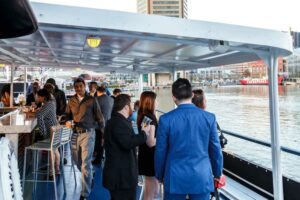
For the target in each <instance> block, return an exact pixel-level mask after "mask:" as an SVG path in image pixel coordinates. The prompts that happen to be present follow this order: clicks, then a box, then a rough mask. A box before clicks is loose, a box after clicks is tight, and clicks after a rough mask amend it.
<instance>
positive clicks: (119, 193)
mask: <svg viewBox="0 0 300 200" xmlns="http://www.w3.org/2000/svg"><path fill="white" fill-rule="evenodd" d="M109 193H110V199H111V200H136V187H135V188H131V189H126V190H109Z"/></svg>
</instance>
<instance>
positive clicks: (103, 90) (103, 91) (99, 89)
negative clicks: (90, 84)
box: [97, 86, 106, 93]
mask: <svg viewBox="0 0 300 200" xmlns="http://www.w3.org/2000/svg"><path fill="white" fill-rule="evenodd" d="M97 92H101V93H105V92H106V90H105V88H104V87H102V86H99V87H97Z"/></svg>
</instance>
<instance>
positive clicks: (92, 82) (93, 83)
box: [89, 81, 98, 86]
mask: <svg viewBox="0 0 300 200" xmlns="http://www.w3.org/2000/svg"><path fill="white" fill-rule="evenodd" d="M89 85H97V86H98V84H97V82H95V81H91V82H90V84H89Z"/></svg>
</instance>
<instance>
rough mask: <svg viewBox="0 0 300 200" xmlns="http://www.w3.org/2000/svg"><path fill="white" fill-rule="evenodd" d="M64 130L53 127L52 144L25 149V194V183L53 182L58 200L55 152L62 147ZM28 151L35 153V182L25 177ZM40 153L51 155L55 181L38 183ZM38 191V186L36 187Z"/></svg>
mask: <svg viewBox="0 0 300 200" xmlns="http://www.w3.org/2000/svg"><path fill="white" fill-rule="evenodd" d="M62 130H63V127H62V126H60V125H58V126H53V127H51V135H52V137H51V138H50V143H47V142H37V143H34V144H33V145H31V146H28V147H26V148H25V157H24V168H23V185H22V186H23V192H24V186H25V181H27V182H34V183H35V184H36V182H53V185H54V195H55V200H57V189H56V177H55V167H54V162H55V158H54V156H53V155H54V152H55V151H56V150H58V148H59V147H60V146H61V136H62ZM28 150H31V151H33V152H34V153H35V155H34V162H33V173H34V175H35V176H34V180H26V179H25V175H26V161H27V152H28ZM40 151H48V152H49V153H50V157H51V159H50V160H51V165H52V175H53V180H46V181H38V180H37V173H38V172H37V170H38V165H39V158H38V153H39V152H40ZM34 189H35V191H36V186H35V187H34Z"/></svg>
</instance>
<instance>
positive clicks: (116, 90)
mask: <svg viewBox="0 0 300 200" xmlns="http://www.w3.org/2000/svg"><path fill="white" fill-rule="evenodd" d="M121 92H122V91H121V90H120V89H119V88H116V89H114V91H113V94H120V93H121Z"/></svg>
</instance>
